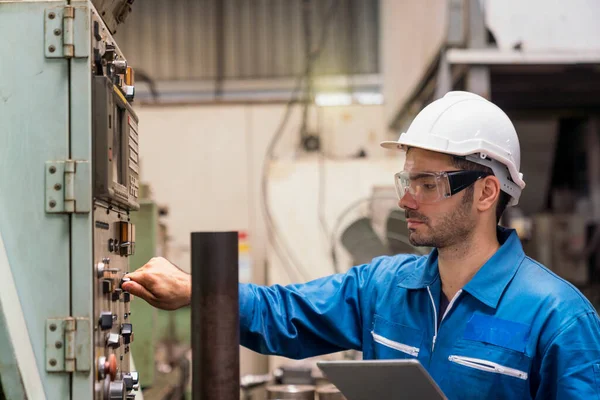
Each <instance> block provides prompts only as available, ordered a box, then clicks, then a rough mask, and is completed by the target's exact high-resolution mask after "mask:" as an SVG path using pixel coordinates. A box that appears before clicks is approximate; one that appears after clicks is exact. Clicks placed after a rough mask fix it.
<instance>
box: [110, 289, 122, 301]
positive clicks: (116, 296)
mask: <svg viewBox="0 0 600 400" xmlns="http://www.w3.org/2000/svg"><path fill="white" fill-rule="evenodd" d="M122 292H123V289H121V288H116V289H115V290H114V291H113V292H112V301H118V300H119V298H121V293H122Z"/></svg>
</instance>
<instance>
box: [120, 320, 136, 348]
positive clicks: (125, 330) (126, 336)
mask: <svg viewBox="0 0 600 400" xmlns="http://www.w3.org/2000/svg"><path fill="white" fill-rule="evenodd" d="M132 333H133V326H132V325H131V324H123V325H121V336H123V343H125V344H129V343H130V342H131V334H132Z"/></svg>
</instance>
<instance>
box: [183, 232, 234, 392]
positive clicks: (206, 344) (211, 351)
mask: <svg viewBox="0 0 600 400" xmlns="http://www.w3.org/2000/svg"><path fill="white" fill-rule="evenodd" d="M238 280H239V279H238V233H237V232H193V233H192V374H193V377H192V399H193V400H239V398H240V350H239V343H240V337H239V336H240V329H239V325H240V322H239V305H238V296H239V294H238Z"/></svg>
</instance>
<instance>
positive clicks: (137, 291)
mask: <svg viewBox="0 0 600 400" xmlns="http://www.w3.org/2000/svg"><path fill="white" fill-rule="evenodd" d="M122 288H123V290H126V291H128V292H129V293H131V294H132V295H134V296H137V297H140V298H142V299H144V300H146V301H147V302H149V303H152V302H156V297H155V296H154V295H153V294H152V293H151V292H150V291H149V290H148V289H146V288H145V287H144V286H142V285H140V284H139V283H137V282H135V281H133V280H132V281H129V282H123V285H122Z"/></svg>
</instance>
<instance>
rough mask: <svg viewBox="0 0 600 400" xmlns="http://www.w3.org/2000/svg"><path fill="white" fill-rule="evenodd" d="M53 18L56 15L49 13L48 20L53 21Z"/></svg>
mask: <svg viewBox="0 0 600 400" xmlns="http://www.w3.org/2000/svg"><path fill="white" fill-rule="evenodd" d="M54 17H56V14H54V13H53V12H51V13H50V14H48V18H50V19H54Z"/></svg>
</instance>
